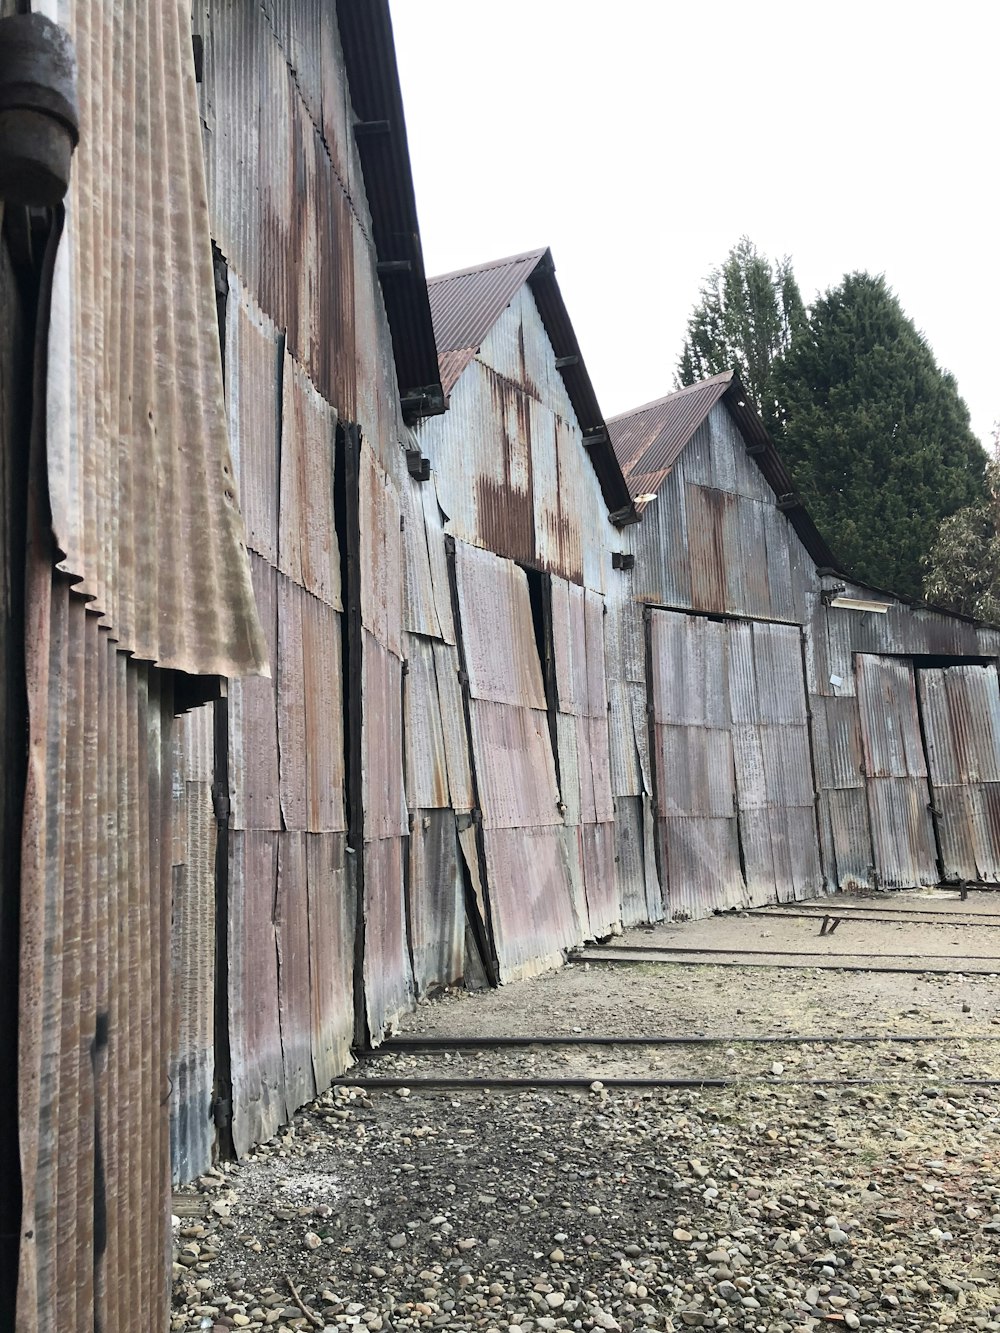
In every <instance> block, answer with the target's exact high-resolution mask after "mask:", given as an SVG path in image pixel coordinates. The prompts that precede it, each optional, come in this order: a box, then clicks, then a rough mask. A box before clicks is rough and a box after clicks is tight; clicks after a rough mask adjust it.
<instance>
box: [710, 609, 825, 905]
mask: <svg viewBox="0 0 1000 1333" xmlns="http://www.w3.org/2000/svg"><path fill="white" fill-rule="evenodd" d="M729 699H730V707H731V711H732V730H733V750H734V758H735V765H736V798H737V806H738V810H739V835H740V842H741V845H742V848H743V869H744V875H745V878H746V886H747V896H748V898H749V901H750V902H751V903H752V904H754V905H757V904H759V903H768V902H789V901H792V900H794V899H801V898H807V897H809V896H811V895H813V894H816V893H819V892H820V891H821V890H822V887H823V871H822V868H821V866H820V856H819V836H818V833H817V829H816V792H815V785H814V781H813V771H812V757H811V753H810V748H809V714H808V711H807V708H806V688H805V678H804V674H803V668H802V647H801V640H800V631H799V628H798V626H797V625H776V624H764V623H760V622H757V623H754V624H749V623H738V622H733V623H732V624H730V625H729Z"/></svg>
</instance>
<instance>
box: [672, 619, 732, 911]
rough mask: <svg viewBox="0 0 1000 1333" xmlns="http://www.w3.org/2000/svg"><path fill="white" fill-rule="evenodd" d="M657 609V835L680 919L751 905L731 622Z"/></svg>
mask: <svg viewBox="0 0 1000 1333" xmlns="http://www.w3.org/2000/svg"><path fill="white" fill-rule="evenodd" d="M650 614H651V621H650V650H651V666H652V672H651V682H652V696H653V697H652V704H653V730H654V750H655V755H656V777H657V782H656V799H657V838H658V845H659V852H660V870H661V874H662V877H663V886H664V890H665V894H666V900H667V906H668V911H669V915H670V917H671V918H672V919H673V920H675V921H676V920H682V919H685V918H688V917H700V916H708V915H709V914H710V913H711V912H713V911H717V910H722V909H726V908H730V907H740V906H742V905H743V904H744V903H745V902H746V896H747V895H746V885H745V884H744V881H743V873H742V870H741V869H740V846H739V834H738V830H737V819H736V777H735V770H734V766H733V736H732V727H731V715H730V706H729V688H728V682H727V652H726V647H727V632H728V626H727V625H726V624H725V623H724V622H722V621H715V620H707V619H704V618H703V617H701V616H689V615H684V614H683V613H681V612H676V611H653V612H651V613H650Z"/></svg>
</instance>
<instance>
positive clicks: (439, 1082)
mask: <svg viewBox="0 0 1000 1333" xmlns="http://www.w3.org/2000/svg"><path fill="white" fill-rule="evenodd" d="M595 1083H598V1084H600V1085H601V1088H676V1089H684V1088H690V1089H694V1088H734V1087H741V1086H750V1085H753V1084H761V1083H763V1084H766V1085H767V1086H768V1087H773V1088H792V1087H805V1088H846V1087H862V1088H863V1087H885V1086H894V1087H928V1088H934V1089H935V1090H936V1091H941V1090H943V1089H946V1088H955V1087H967V1088H997V1087H1000V1078H949V1079H947V1080H944V1079H942V1080H940V1081H933V1082H932V1081H931V1080H929V1079H920V1078H895V1079H887V1078H850V1077H845V1078H774V1077H771V1078H768V1077H766V1076H765V1075H758V1076H756V1077H753V1076H751V1077H735V1076H724V1077H721V1078H690V1077H688V1078H656V1077H654V1076H651V1075H648V1076H647V1075H642V1076H633V1075H630V1074H623V1075H614V1074H608V1075H604V1074H601V1073H599V1072H598V1073H592V1074H569V1075H560V1076H558V1077H551V1076H545V1075H541V1076H539V1077H535V1078H532V1077H530V1076H521V1075H517V1076H505V1077H501V1078H490V1077H488V1076H486V1075H474V1076H471V1077H466V1076H463V1075H460V1074H443V1075H440V1076H439V1075H436V1074H435V1075H431V1076H430V1077H427V1076H423V1077H420V1078H405V1077H403V1076H402V1075H400V1076H399V1077H388V1078H383V1077H379V1078H339V1079H335V1080H334V1083H333V1086H334V1087H345V1088H360V1089H362V1090H365V1089H373V1090H393V1089H396V1088H408V1089H409V1090H410V1091H411V1092H418V1091H420V1090H421V1089H425V1090H427V1091H430V1092H436V1091H446V1090H455V1089H461V1088H471V1089H477V1088H478V1089H483V1090H494V1091H497V1092H503V1091H505V1090H506V1089H508V1088H591V1089H593V1087H594V1084H595Z"/></svg>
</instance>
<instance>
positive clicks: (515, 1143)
mask: <svg viewBox="0 0 1000 1333" xmlns="http://www.w3.org/2000/svg"><path fill="white" fill-rule="evenodd" d="M998 990H1000V988H998V986H997V983H996V982H995V981H991V980H990V979H989V978H983V977H977V978H969V977H961V976H949V977H930V976H917V977H910V976H903V977H900V976H875V975H864V976H856V975H854V974H851V975H849V976H832V975H831V974H829V973H826V974H818V973H816V972H815V971H811V970H803V971H801V972H793V973H788V972H782V973H780V974H767V979H766V984H762V980H761V974H760V973H755V972H742V971H741V970H740V969H738V968H737V969H726V970H725V972H724V974H723V970H722V969H714V968H710V967H706V968H704V969H678V968H672V967H664V966H659V967H654V968H651V969H649V970H648V971H647V970H646V969H645V968H643V967H633V968H629V969H628V970H627V972H626V971H619V970H617V969H615V970H612V969H601V968H599V967H593V968H586V967H572V968H563V969H560V970H559V971H558V972H555V973H552V974H549V975H546V976H543V977H540V978H537V979H535V980H533V981H528V982H523V983H520V984H518V985H513V986H509V987H505V988H502V989H501V990H500V991H496V992H489V993H484V994H479V995H471V996H470V995H467V994H464V993H463V994H462V995H461V997H459V996H457V995H456V996H448V997H445V999H444V1000H443V1001H442V1002H435V1003H432V1004H428V1005H423V1006H421V1007H420V1009H419V1010H418V1011H417V1013H416V1014H415V1015H412V1016H410V1017H409V1018H408V1019H407V1021H406V1024H405V1028H406V1032H407V1034H424V1033H427V1032H438V1033H461V1034H466V1035H468V1034H470V1033H493V1034H502V1033H518V1032H520V1033H531V1034H542V1033H545V1032H546V1031H548V1032H551V1033H556V1032H572V1031H573V1030H574V1029H580V1030H581V1031H582V1032H583V1033H595V1032H608V1033H626V1032H631V1033H639V1034H643V1035H646V1034H650V1033H668V1032H691V1031H709V1032H718V1033H725V1034H727V1035H740V1034H743V1035H749V1034H751V1033H753V1032H757V1033H765V1032H777V1033H783V1034H790V1033H792V1032H806V1033H810V1034H814V1033H822V1034H823V1035H829V1034H831V1033H835V1032H836V1031H838V1030H840V1031H841V1032H856V1031H869V1032H875V1031H879V1030H881V1031H884V1032H888V1033H895V1034H899V1033H904V1032H910V1033H914V1034H929V1035H931V1036H933V1040H932V1041H928V1042H926V1043H920V1044H917V1045H912V1044H902V1043H894V1044H887V1045H877V1046H871V1045H869V1046H858V1045H837V1044H831V1043H829V1042H818V1043H816V1044H808V1045H792V1044H784V1043H779V1044H774V1045H767V1046H754V1045H752V1044H749V1043H740V1044H735V1045H721V1046H712V1047H651V1046H641V1047H636V1048H623V1047H617V1048H614V1047H612V1048H601V1047H592V1046H586V1047H579V1048H577V1047H574V1048H559V1047H532V1048H529V1049H526V1050H525V1049H518V1050H499V1051H462V1052H440V1051H438V1052H423V1053H416V1052H414V1053H412V1054H410V1053H388V1054H385V1055H382V1056H380V1057H379V1058H378V1059H376V1060H372V1061H370V1062H365V1064H363V1065H362V1066H359V1067H358V1068H357V1069H356V1070H355V1071H353V1073H352V1075H351V1077H352V1079H353V1080H354V1081H353V1084H352V1085H351V1086H350V1087H338V1088H336V1089H334V1090H333V1091H331V1092H330V1093H327V1094H326V1095H324V1096H323V1097H321V1098H319V1099H318V1100H317V1101H316V1102H314V1103H313V1104H312V1105H311V1106H310V1107H308V1108H306V1109H305V1110H304V1111H302V1112H300V1113H299V1115H297V1116H296V1118H295V1121H294V1124H293V1125H292V1126H290V1127H289V1128H288V1129H287V1130H286V1131H284V1132H283V1133H282V1134H281V1135H279V1137H278V1138H277V1139H275V1140H274V1141H273V1142H272V1143H270V1144H267V1145H264V1146H262V1148H261V1149H260V1150H259V1151H258V1152H257V1153H255V1154H254V1155H253V1156H252V1157H251V1158H248V1159H247V1160H246V1161H244V1162H243V1163H240V1164H239V1165H235V1164H229V1163H227V1164H225V1165H224V1172H223V1171H220V1172H219V1173H218V1174H212V1175H209V1176H206V1177H203V1178H202V1180H201V1181H200V1182H199V1183H198V1184H196V1185H195V1186H192V1187H191V1188H189V1189H186V1190H182V1191H179V1192H178V1194H177V1195H176V1196H175V1212H176V1213H177V1214H178V1216H179V1223H178V1225H176V1226H175V1230H174V1237H175V1263H174V1274H175V1283H174V1291H175V1302H174V1311H173V1321H172V1327H173V1328H174V1329H176V1330H182V1329H183V1330H186V1329H199V1328H203V1329H219V1328H240V1327H245V1328H251V1329H261V1328H271V1329H275V1330H278V1333H286V1331H287V1330H291V1329H303V1328H304V1329H308V1328H314V1327H315V1328H326V1329H330V1330H333V1329H342V1328H344V1327H345V1326H347V1327H348V1328H351V1327H358V1328H359V1330H371V1331H372V1333H378V1331H379V1330H390V1329H406V1330H416V1329H428V1330H433V1329H442V1330H445V1329H454V1330H473V1329H481V1330H484V1333H486V1331H488V1330H496V1333H518V1331H519V1330H523V1333H549V1331H550V1330H552V1331H554V1333H561V1331H562V1330H566V1333H569V1331H570V1330H586V1331H588V1333H589V1330H591V1329H597V1330H602V1329H603V1330H609V1333H615V1330H617V1329H621V1330H623V1331H624V1333H628V1331H629V1330H632V1329H645V1328H650V1329H656V1330H663V1331H664V1333H666V1331H667V1330H670V1329H674V1330H682V1329H686V1328H705V1329H730V1330H743V1329H747V1330H759V1331H760V1333H765V1331H767V1333H801V1331H802V1330H820V1333H822V1330H824V1329H827V1328H831V1329H832V1328H837V1327H840V1328H843V1329H864V1328H877V1329H889V1330H897V1333H898V1331H899V1330H904V1329H906V1330H910V1329H914V1330H918V1329H919V1330H926V1329H939V1328H941V1329H943V1328H955V1329H984V1330H989V1331H990V1333H1000V1263H998V1255H1000V1088H994V1087H973V1086H969V1085H962V1084H959V1083H958V1082H957V1081H956V1080H958V1079H962V1078H970V1077H987V1078H990V1077H992V1078H1000V1041H996V1042H994V1041H978V1042H977V1041H965V1040H963V1039H964V1038H965V1037H967V1036H973V1035H979V1036H987V1037H989V1036H993V1037H1000V1026H998V1020H1000V995H998ZM966 1006H968V1012H966ZM435 1072H444V1073H448V1074H459V1075H474V1076H477V1077H485V1078H494V1079H501V1078H503V1077H505V1076H512V1075H516V1076H519V1077H523V1076H525V1075H528V1076H532V1077H541V1076H559V1075H563V1074H567V1073H570V1074H574V1075H576V1076H586V1077H588V1078H589V1076H591V1075H592V1076H593V1078H592V1080H591V1082H592V1087H590V1088H582V1089H566V1090H554V1089H541V1088H538V1089H534V1090H533V1089H519V1090H499V1089H496V1088H494V1089H481V1088H463V1089H461V1090H448V1091H428V1090H421V1089H419V1088H418V1087H417V1086H416V1083H417V1080H419V1079H420V1078H423V1077H427V1076H430V1075H432V1074H433V1073H435ZM389 1073H391V1074H392V1075H393V1076H396V1077H400V1076H402V1077H405V1078H407V1079H410V1078H411V1076H412V1079H413V1084H412V1085H408V1086H407V1087H405V1088H402V1089H400V1090H398V1091H391V1090H376V1089H373V1088H369V1089H365V1087H364V1080H365V1079H366V1078H367V1077H369V1076H372V1077H379V1076H381V1075H385V1074H389ZM621 1073H624V1074H640V1075H648V1074H650V1073H652V1074H655V1075H661V1074H662V1075H665V1076H675V1075H678V1074H680V1075H693V1076H715V1075H716V1074H723V1075H726V1076H731V1077H735V1078H737V1079H738V1080H739V1082H738V1084H737V1085H736V1086H733V1087H727V1088H722V1089H703V1090H693V1089H692V1090H685V1089H650V1090H631V1089H617V1088H606V1087H604V1086H603V1078H610V1077H612V1076H614V1075H615V1074H621ZM847 1077H854V1078H865V1079H873V1080H876V1081H875V1082H874V1083H873V1084H872V1085H870V1086H868V1085H866V1086H849V1085H844V1084H840V1085H833V1086H817V1085H811V1084H808V1083H804V1082H801V1081H799V1080H805V1079H817V1078H827V1079H839V1078H847ZM789 1080H795V1081H789ZM289 1279H291V1283H292V1284H294V1292H293V1289H292V1286H290V1284H289ZM297 1298H298V1299H297ZM299 1301H301V1305H304V1306H305V1307H306V1308H307V1310H308V1314H306V1313H304V1312H303V1310H302V1308H301V1305H300V1304H299Z"/></svg>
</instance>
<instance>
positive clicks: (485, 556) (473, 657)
mask: <svg viewBox="0 0 1000 1333" xmlns="http://www.w3.org/2000/svg"><path fill="white" fill-rule="evenodd" d="M455 565H456V575H457V580H458V598H459V605H460V607H461V614H462V641H463V645H464V651H465V664H466V669H467V671H468V673H469V690H470V692H471V694H472V696H473V698H475V699H481V700H484V701H490V702H493V703H504V704H515V705H518V706H520V707H523V708H534V709H544V708H545V687H544V685H543V683H542V668H541V662H540V660H539V656H538V648H537V645H536V642H535V627H534V621H533V620H532V615H531V601H530V598H529V596H528V581H527V578H526V577H525V574H524V570H522V569H519V568H518V567H517V565H515V564H514V563H513V561H511V560H504V559H501V558H500V557H499V556H495V555H493V554H492V553H491V552H489V551H479V550H476V548H475V547H472V546H468V545H466V543H465V542H456V543H455Z"/></svg>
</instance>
